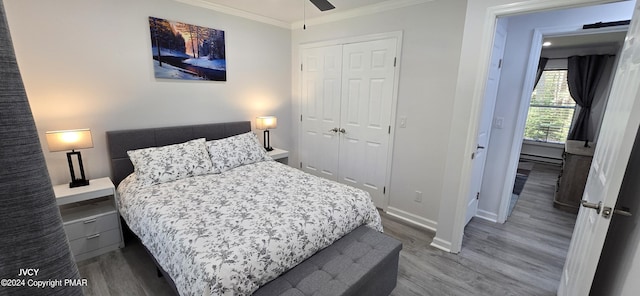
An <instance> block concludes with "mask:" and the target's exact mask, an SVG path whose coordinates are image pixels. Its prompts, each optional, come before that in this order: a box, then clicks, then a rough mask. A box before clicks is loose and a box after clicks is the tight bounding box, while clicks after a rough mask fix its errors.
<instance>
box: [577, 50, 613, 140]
mask: <svg viewBox="0 0 640 296" xmlns="http://www.w3.org/2000/svg"><path fill="white" fill-rule="evenodd" d="M609 58H610V56H608V55H589V56H571V57H569V58H568V59H567V62H568V68H567V70H568V71H567V84H568V85H569V93H571V97H573V99H574V100H575V101H576V104H578V105H579V106H580V113H578V115H577V118H576V120H575V123H574V125H573V126H572V127H571V130H569V136H568V137H567V139H568V140H579V141H590V140H591V139H589V133H588V131H589V118H590V116H591V106H592V105H593V103H594V101H593V99H594V97H595V94H596V90H597V88H598V84H599V83H600V78H602V74H603V72H604V70H605V68H606V66H607V61H608V60H609ZM574 116H575V115H574Z"/></svg>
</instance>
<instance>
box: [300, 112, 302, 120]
mask: <svg viewBox="0 0 640 296" xmlns="http://www.w3.org/2000/svg"><path fill="white" fill-rule="evenodd" d="M300 122H302V114H300Z"/></svg>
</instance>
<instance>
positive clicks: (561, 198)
mask: <svg viewBox="0 0 640 296" xmlns="http://www.w3.org/2000/svg"><path fill="white" fill-rule="evenodd" d="M594 150H595V144H593V143H589V147H584V141H573V140H568V141H567V142H566V143H565V146H564V153H563V155H562V159H563V160H562V172H561V173H560V176H558V183H557V184H556V193H555V197H554V199H553V206H554V207H556V208H559V209H562V210H565V211H568V212H572V213H577V212H578V210H579V209H580V200H581V199H582V193H583V192H584V186H585V184H586V183H587V177H588V176H589V169H590V168H591V159H592V158H593V152H594Z"/></svg>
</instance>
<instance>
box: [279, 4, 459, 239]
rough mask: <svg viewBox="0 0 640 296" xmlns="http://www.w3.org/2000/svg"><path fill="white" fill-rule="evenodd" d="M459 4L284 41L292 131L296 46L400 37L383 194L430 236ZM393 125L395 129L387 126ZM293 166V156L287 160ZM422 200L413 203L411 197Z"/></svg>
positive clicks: (404, 11)
mask: <svg viewBox="0 0 640 296" xmlns="http://www.w3.org/2000/svg"><path fill="white" fill-rule="evenodd" d="M465 6H466V1H463V0H456V1H450V0H448V1H447V0H435V1H431V2H427V3H424V4H419V5H415V6H409V7H405V8H401V9H395V10H391V11H387V12H384V13H381V14H374V15H367V16H361V17H357V18H353V19H348V20H343V21H339V22H333V23H327V24H321V25H309V24H308V25H307V29H306V30H304V31H303V30H301V29H296V30H294V31H293V35H292V47H293V48H292V52H293V54H292V59H293V63H292V64H293V78H292V79H293V80H292V85H293V87H292V92H293V94H292V96H293V107H292V112H293V114H294V115H293V119H294V120H293V124H294V127H293V130H294V135H295V139H294V141H293V144H294V146H296V147H297V144H298V139H297V136H298V134H297V133H296V131H297V129H298V126H297V125H298V124H299V118H300V104H299V97H300V96H299V94H300V85H299V79H300V77H299V74H300V66H299V65H300V59H299V52H298V46H299V45H300V44H303V43H311V42H317V41H325V40H333V39H340V38H346V37H353V36H361V35H367V34H375V33H382V32H393V31H402V32H403V44H402V58H401V60H400V81H399V92H398V107H397V117H398V118H399V117H401V116H405V117H407V127H406V128H396V130H395V135H394V142H393V145H394V155H393V156H392V158H393V166H392V171H391V174H392V176H391V186H390V188H388V189H389V196H390V201H389V207H390V208H389V210H390V211H392V210H393V211H394V212H395V213H400V214H402V215H403V216H404V217H408V218H410V219H412V220H413V221H415V222H419V223H422V224H423V225H426V226H428V227H431V228H435V227H436V226H437V222H436V221H437V219H438V207H439V204H440V199H441V197H442V192H441V186H442V185H441V184H442V182H443V171H444V166H445V158H444V157H443V155H446V154H447V147H446V143H447V142H448V138H449V136H450V135H449V125H450V117H451V112H452V107H453V103H452V100H453V96H454V92H455V83H456V81H455V80H456V76H457V69H458V60H459V56H460V47H461V40H462V27H463V23H464V12H465ZM395 124H396V125H398V123H397V122H396V123H395ZM290 162H291V163H298V158H297V150H296V149H294V153H293V154H292V156H291V157H290ZM416 190H418V191H422V192H423V193H424V196H423V200H422V202H415V201H414V198H415V191H416Z"/></svg>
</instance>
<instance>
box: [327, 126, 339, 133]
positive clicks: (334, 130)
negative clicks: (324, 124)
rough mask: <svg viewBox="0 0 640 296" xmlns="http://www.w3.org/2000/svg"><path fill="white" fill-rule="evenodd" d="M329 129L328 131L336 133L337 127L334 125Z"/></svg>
mask: <svg viewBox="0 0 640 296" xmlns="http://www.w3.org/2000/svg"><path fill="white" fill-rule="evenodd" d="M329 131H330V132H334V133H337V132H338V128H337V127H334V128H332V129H330V130H329Z"/></svg>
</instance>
